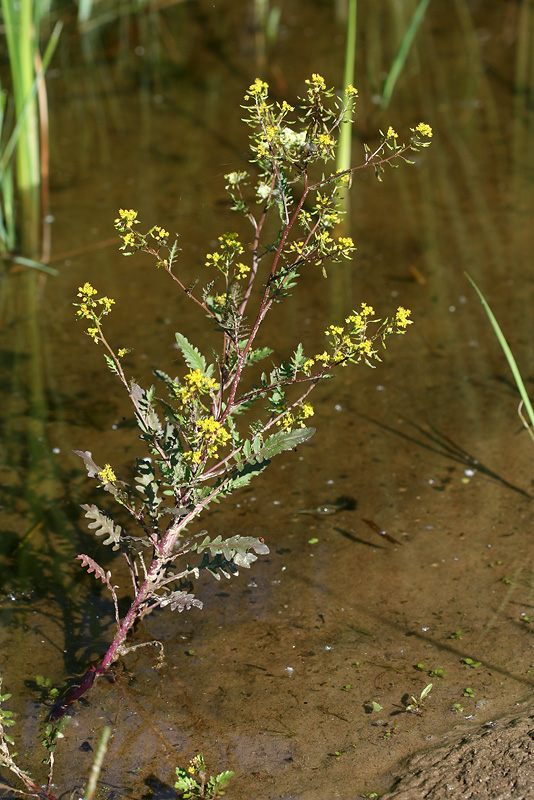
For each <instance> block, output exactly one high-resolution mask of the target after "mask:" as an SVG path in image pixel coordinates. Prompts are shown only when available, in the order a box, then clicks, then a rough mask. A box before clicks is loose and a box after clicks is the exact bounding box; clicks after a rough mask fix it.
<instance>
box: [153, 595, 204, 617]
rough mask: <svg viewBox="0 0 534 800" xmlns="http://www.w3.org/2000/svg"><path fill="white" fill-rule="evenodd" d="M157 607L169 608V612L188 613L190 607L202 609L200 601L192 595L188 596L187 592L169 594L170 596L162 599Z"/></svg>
mask: <svg viewBox="0 0 534 800" xmlns="http://www.w3.org/2000/svg"><path fill="white" fill-rule="evenodd" d="M159 605H160V606H161V607H162V608H163V607H164V606H170V607H171V611H179V612H182V611H189V609H190V608H191V607H193V606H194V607H195V608H202V606H203V604H202V601H201V600H198V599H197V598H196V597H195V595H194V594H188V593H187V592H180V591H176V592H171V593H170V594H168V595H166V596H165V597H163V598H162V599H161V600H160V602H159Z"/></svg>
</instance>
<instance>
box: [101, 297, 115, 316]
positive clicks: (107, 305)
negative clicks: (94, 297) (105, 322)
mask: <svg viewBox="0 0 534 800" xmlns="http://www.w3.org/2000/svg"><path fill="white" fill-rule="evenodd" d="M98 302H99V303H100V305H101V306H104V309H103V312H102V313H104V314H109V312H110V311H111V306H112V305H114V303H115V300H113V299H112V298H111V297H105V296H104V297H99V298H98Z"/></svg>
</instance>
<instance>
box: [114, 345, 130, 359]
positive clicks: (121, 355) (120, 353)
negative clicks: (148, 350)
mask: <svg viewBox="0 0 534 800" xmlns="http://www.w3.org/2000/svg"><path fill="white" fill-rule="evenodd" d="M131 352H132V351H131V350H130V348H129V347H119V349H118V351H117V356H118V358H124V356H125V355H126V354H127V353H131Z"/></svg>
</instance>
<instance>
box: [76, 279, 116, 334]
mask: <svg viewBox="0 0 534 800" xmlns="http://www.w3.org/2000/svg"><path fill="white" fill-rule="evenodd" d="M95 294H97V291H96V289H94V288H93V286H91V284H90V283H84V285H83V286H80V287H78V297H79V298H80V299H81V303H74V305H75V306H77V307H78V310H77V311H76V315H77V316H78V317H80V318H81V319H89V320H91V321H92V322H93V327H90V328H87V333H88V334H89V336H90V337H91V338H92V339H93V340H94V341H95V342H98V336H99V332H100V330H99V325H100V321H101V319H102V317H103V316H105V315H106V314H109V312H110V311H111V306H112V305H113V304H114V303H115V300H113V299H112V298H111V297H106V295H103V296H102V297H99V298H98V300H95V299H94V296H95ZM99 305H100V306H102V308H101V309H100V313H99V312H98V311H97V308H98V306H99Z"/></svg>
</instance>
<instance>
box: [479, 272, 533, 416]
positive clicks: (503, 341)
mask: <svg viewBox="0 0 534 800" xmlns="http://www.w3.org/2000/svg"><path fill="white" fill-rule="evenodd" d="M465 276H466V277H467V280H468V281H469V283H470V284H471V286H472V287H473V289H474V290H475V292H476V293H477V295H478V297H479V299H480V302H481V303H482V305H483V307H484V311H485V312H486V314H487V316H488V319H489V321H490V323H491V327H492V328H493V330H494V331H495V335H496V336H497V339H498V340H499V344H500V345H501V347H502V349H503V351H504V355H505V356H506V360H507V361H508V364H509V366H510V369H511V370H512V375H513V376H514V381H515V383H516V386H517V388H518V389H519V394H520V395H521V399H522V401H523V404H524V406H525V408H526V410H527V414H528V416H529V418H530V424H531V425H532V426H533V427H534V411H533V410H532V405H531V402H530V399H529V396H528V394H527V390H526V388H525V384H524V383H523V378H522V377H521V373H520V372H519V367H518V366H517V362H516V360H515V358H514V355H513V353H512V351H511V350H510V346H509V345H508V342H507V341H506V339H505V336H504V334H503V332H502V330H501V328H500V325H499V323H498V322H497V320H496V319H495V316H494V314H493V311H492V310H491V308H490V307H489V305H488V303H487V301H486V298H485V297H484V295H483V294H482V292H481V291H480V289H479V288H478V286H477V285H476V283H475V282H474V280H473V279H472V278H471V277H470V276H469V275H468V274H467V272H466V273H465Z"/></svg>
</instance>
